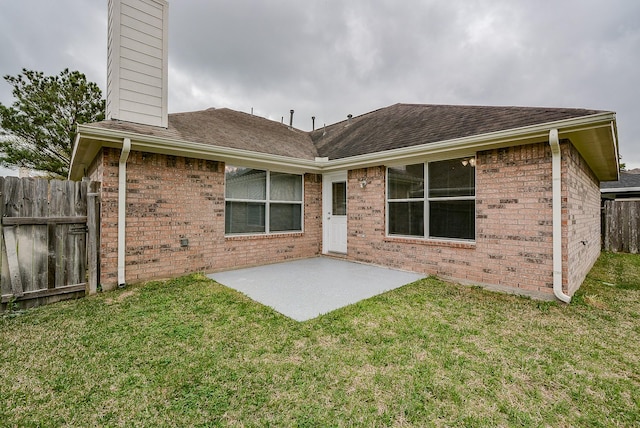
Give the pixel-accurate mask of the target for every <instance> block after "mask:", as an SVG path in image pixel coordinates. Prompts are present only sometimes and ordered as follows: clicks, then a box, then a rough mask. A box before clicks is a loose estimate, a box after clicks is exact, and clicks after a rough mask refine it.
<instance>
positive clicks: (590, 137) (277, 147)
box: [70, 104, 618, 180]
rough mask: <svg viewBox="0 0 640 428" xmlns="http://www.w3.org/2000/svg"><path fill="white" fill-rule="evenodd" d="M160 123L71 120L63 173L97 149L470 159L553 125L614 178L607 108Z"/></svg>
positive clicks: (313, 162)
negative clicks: (313, 125) (72, 138)
mask: <svg viewBox="0 0 640 428" xmlns="http://www.w3.org/2000/svg"><path fill="white" fill-rule="evenodd" d="M168 123H169V126H168V128H161V127H155V126H149V125H141V124H136V123H130V122H123V121H118V120H105V121H102V122H98V123H93V124H87V125H79V126H78V130H79V131H78V138H77V142H76V146H75V148H74V154H73V160H72V165H71V172H70V177H71V178H79V177H81V176H82V174H83V170H84V169H85V168H86V167H87V166H88V165H89V164H90V163H91V161H92V160H93V158H94V157H95V155H96V154H97V152H98V150H99V149H100V147H103V146H108V147H119V146H121V145H122V141H123V139H124V138H130V139H131V144H132V146H131V149H132V150H140V151H151V152H157V153H165V154H174V155H182V156H187V157H200V158H203V159H213V160H220V161H223V162H227V163H231V164H235V165H240V164H243V165H245V164H246V166H252V167H261V168H274V169H275V168H276V167H277V168H280V169H282V168H284V169H282V170H283V171H284V172H286V171H299V172H300V171H307V172H322V171H330V170H343V169H349V168H358V167H367V166H374V165H389V164H393V163H394V162H395V163H396V164H399V163H402V162H405V161H406V162H410V161H420V159H424V156H425V155H429V154H435V153H439V154H441V155H443V156H469V155H473V153H475V152H476V151H478V150H487V149H491V148H496V147H508V146H510V145H514V144H527V143H530V142H542V141H548V137H549V130H550V129H558V131H559V134H560V138H562V139H569V140H571V142H572V143H573V145H574V146H575V147H576V148H577V150H578V151H579V152H580V154H581V155H582V156H583V157H584V158H585V160H586V161H587V163H588V164H589V165H590V167H591V168H592V170H593V171H594V173H595V174H596V176H597V177H598V178H599V179H601V180H606V179H612V178H617V172H618V149H617V130H616V127H615V113H613V112H608V111H601V110H588V109H570V108H544V107H484V106H451V105H429V104H395V105H392V106H389V107H385V108H381V109H379V110H375V111H372V112H370V113H366V114H363V115H361V116H357V117H353V118H352V119H350V120H348V121H342V122H338V123H336V124H333V125H330V126H327V127H324V128H320V129H317V130H315V131H312V132H305V131H301V130H298V129H295V128H290V127H288V126H286V125H284V124H281V123H279V122H275V121H272V120H269V119H265V118H262V117H259V116H253V115H250V114H247V113H242V112H238V111H234V110H230V109H226V108H223V109H208V110H202V111H194V112H187V113H174V114H170V115H169V120H168Z"/></svg>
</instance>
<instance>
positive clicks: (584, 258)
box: [562, 144, 601, 295]
mask: <svg viewBox="0 0 640 428" xmlns="http://www.w3.org/2000/svg"><path fill="white" fill-rule="evenodd" d="M562 159H563V162H562V177H563V180H562V181H563V209H562V211H563V225H567V227H565V228H563V232H562V236H563V244H564V254H565V264H564V271H563V285H564V290H565V292H568V294H569V295H572V294H573V293H575V291H576V290H577V289H578V288H579V287H580V285H581V284H582V282H583V281H584V279H585V277H586V276H587V273H588V272H589V270H591V268H592V267H593V264H594V263H595V262H596V260H597V258H598V256H599V255H600V248H601V243H600V239H601V232H600V227H601V223H600V182H599V180H598V179H597V178H596V177H595V175H594V173H593V171H591V169H590V168H589V166H588V165H587V163H586V162H585V160H584V159H583V158H582V156H581V155H580V153H578V151H577V150H576V149H575V147H573V146H572V145H570V144H566V145H563V152H562Z"/></svg>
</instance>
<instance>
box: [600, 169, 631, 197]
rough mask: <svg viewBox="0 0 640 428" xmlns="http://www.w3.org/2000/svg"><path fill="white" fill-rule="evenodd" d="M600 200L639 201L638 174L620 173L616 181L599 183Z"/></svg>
mask: <svg viewBox="0 0 640 428" xmlns="http://www.w3.org/2000/svg"><path fill="white" fill-rule="evenodd" d="M600 192H602V200H603V201H605V200H609V199H617V200H640V174H632V173H630V172H625V171H622V172H620V178H619V179H618V180H616V181H603V182H602V183H600Z"/></svg>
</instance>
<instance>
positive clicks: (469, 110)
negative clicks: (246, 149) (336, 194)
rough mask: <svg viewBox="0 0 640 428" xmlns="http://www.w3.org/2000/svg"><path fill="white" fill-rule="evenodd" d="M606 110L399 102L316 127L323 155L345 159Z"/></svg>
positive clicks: (320, 152) (312, 136)
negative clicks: (329, 124) (319, 127)
mask: <svg viewBox="0 0 640 428" xmlns="http://www.w3.org/2000/svg"><path fill="white" fill-rule="evenodd" d="M598 113H604V112H603V111H600V110H586V109H569V108H538V107H485V106H454V105H431V104H395V105H392V106H389V107H386V108H381V109H379V110H375V111H372V112H370V113H366V114H363V115H361V116H357V117H354V118H352V119H351V120H350V121H349V120H346V121H342V122H339V123H336V124H334V125H331V126H328V127H326V129H324V128H323V129H318V130H316V131H314V132H312V133H311V138H312V139H313V142H314V144H315V145H316V147H317V148H318V153H319V156H326V157H328V158H329V159H341V158H346V157H350V156H357V155H362V154H367V153H374V152H381V151H385V150H393V149H398V148H403V147H411V146H415V145H420V144H429V143H435V142H440V141H446V140H453V139H458V138H464V137H470V136H474V135H480V134H488V133H491V132H497V131H504V130H508V129H516V128H523V127H526V126H530V125H536V124H541V123H549V122H555V121H559V120H564V119H571V118H576V117H583V116H590V115H594V114H598Z"/></svg>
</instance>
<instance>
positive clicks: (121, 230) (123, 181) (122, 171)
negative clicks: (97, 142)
mask: <svg viewBox="0 0 640 428" xmlns="http://www.w3.org/2000/svg"><path fill="white" fill-rule="evenodd" d="M130 151H131V139H130V138H125V139H124V140H123V141H122V152H121V153H120V163H119V164H118V287H124V286H125V284H126V281H125V274H124V256H125V254H126V240H125V227H126V218H127V159H129V152H130Z"/></svg>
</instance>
